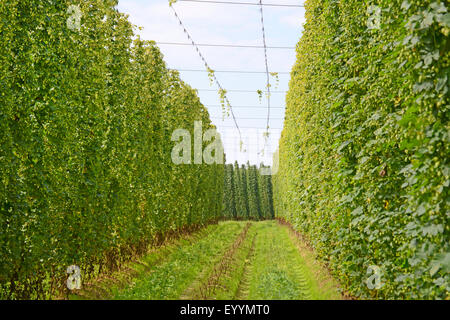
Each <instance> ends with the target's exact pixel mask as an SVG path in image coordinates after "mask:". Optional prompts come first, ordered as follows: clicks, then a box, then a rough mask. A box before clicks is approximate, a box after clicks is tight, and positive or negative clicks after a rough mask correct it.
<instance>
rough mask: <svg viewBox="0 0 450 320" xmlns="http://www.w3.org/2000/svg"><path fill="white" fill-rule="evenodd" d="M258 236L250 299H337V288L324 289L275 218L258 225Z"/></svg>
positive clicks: (291, 238) (250, 267)
mask: <svg viewBox="0 0 450 320" xmlns="http://www.w3.org/2000/svg"><path fill="white" fill-rule="evenodd" d="M257 233H258V237H257V239H256V243H255V252H254V255H253V259H252V261H251V263H250V266H249V274H250V275H249V280H248V282H249V287H248V292H247V295H246V298H247V299H251V300H265V299H268V300H296V299H314V300H319V299H339V298H340V295H339V293H338V289H337V287H327V288H324V287H322V286H321V285H320V283H319V281H318V279H316V278H315V277H314V271H313V270H311V269H310V265H309V264H308V263H307V262H306V261H305V259H304V257H302V255H300V254H299V249H298V247H297V243H296V239H295V238H293V237H291V236H290V234H289V230H288V228H287V227H285V226H282V225H280V224H278V223H277V222H276V221H264V222H261V223H259V224H258V225H257Z"/></svg>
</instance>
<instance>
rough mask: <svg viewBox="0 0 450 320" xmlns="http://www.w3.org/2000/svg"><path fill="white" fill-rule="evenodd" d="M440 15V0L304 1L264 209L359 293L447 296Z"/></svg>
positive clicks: (448, 23)
mask: <svg viewBox="0 0 450 320" xmlns="http://www.w3.org/2000/svg"><path fill="white" fill-rule="evenodd" d="M370 6H377V7H378V8H380V9H381V10H379V11H378V12H379V13H380V16H379V17H380V19H379V20H377V19H378V18H377V16H376V15H375V16H374V14H376V12H377V10H376V7H370ZM449 17H450V15H449V12H448V3H447V2H444V1H412V0H407V1H406V0H405V1H403V0H402V1H399V0H394V1H393V0H389V1H387V0H383V1H359V0H345V1H344V0H341V1H339V0H307V1H306V25H305V27H304V32H303V35H302V37H301V39H300V41H299V43H298V45H297V62H296V64H295V66H294V68H293V70H292V73H291V75H292V79H291V82H290V89H289V93H288V95H287V110H286V120H285V126H284V130H283V132H282V137H281V141H280V148H279V157H280V160H279V164H280V165H279V172H278V174H277V175H276V176H274V205H275V212H276V216H277V217H280V218H283V219H285V220H287V221H289V222H290V223H291V224H292V225H293V226H294V227H295V228H296V229H297V230H299V231H300V232H302V233H303V234H305V235H307V236H308V237H309V239H310V241H311V244H312V245H313V246H314V247H315V249H316V250H317V252H318V253H319V255H320V256H321V257H322V259H324V260H325V261H327V262H328V263H329V265H330V267H331V269H332V270H333V272H334V273H335V274H336V275H337V277H338V278H339V279H340V280H341V282H342V284H343V285H344V287H345V288H346V289H347V290H348V291H349V292H350V293H351V294H353V295H355V296H358V297H372V298H374V297H376V298H411V299H415V298H445V297H448V292H449V290H450V287H449V283H450V277H449V271H450V248H449V239H450V234H449V229H450V224H449V216H450V214H449V212H450V211H449V200H448V199H449V193H448V187H449V183H450V180H449V159H450V157H449V132H450V131H449V123H448V119H449V92H448V88H449V77H450V75H449V61H450V59H449V56H450V54H449V52H450V50H449V49H450V43H449V32H450V29H449V28H450V20H449ZM377 21H379V22H380V24H379V28H377V27H375V28H368V27H369V26H371V27H373V26H374V25H375V26H377ZM368 22H369V24H368ZM371 265H375V266H379V267H380V268H381V270H382V272H383V273H382V275H381V278H380V280H381V283H380V284H381V285H383V286H382V287H381V288H380V289H379V290H370V289H369V288H368V287H367V285H366V280H367V278H369V277H370V276H371V274H366V272H367V269H368V267H369V266H371Z"/></svg>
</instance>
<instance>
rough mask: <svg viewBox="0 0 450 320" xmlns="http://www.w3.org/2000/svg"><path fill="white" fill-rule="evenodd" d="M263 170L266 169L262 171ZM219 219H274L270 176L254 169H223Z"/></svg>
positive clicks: (236, 165)
mask: <svg viewBox="0 0 450 320" xmlns="http://www.w3.org/2000/svg"><path fill="white" fill-rule="evenodd" d="M265 169H267V168H265ZM223 191H224V196H223V214H222V215H223V217H225V218H228V219H244V220H246V219H252V220H265V219H273V218H274V209H273V195H272V176H271V175H264V174H261V172H260V169H258V168H257V167H256V166H255V165H253V166H252V165H250V164H248V163H247V165H241V166H239V164H238V163H237V162H235V163H234V164H227V165H225V175H224V187H223Z"/></svg>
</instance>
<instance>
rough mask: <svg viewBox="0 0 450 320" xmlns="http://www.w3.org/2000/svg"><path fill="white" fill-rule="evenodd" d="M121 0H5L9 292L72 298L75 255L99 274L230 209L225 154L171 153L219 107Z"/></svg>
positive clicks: (0, 288) (3, 172)
mask: <svg viewBox="0 0 450 320" xmlns="http://www.w3.org/2000/svg"><path fill="white" fill-rule="evenodd" d="M72 5H76V6H78V7H79V8H80V13H81V17H80V19H78V17H76V14H75V16H74V12H75V11H73V10H72V11H71V10H68V8H70V6H72ZM116 5H117V1H104V0H82V1H81V0H73V1H64V0H63V1H54V0H41V1H35V0H8V1H1V2H0V92H1V93H0V298H6V299H24V298H28V299H34V298H42V299H47V298H53V297H55V296H60V295H61V293H64V291H65V290H66V283H65V281H66V279H67V274H66V270H67V268H68V266H70V265H76V266H78V267H79V268H80V269H81V277H82V282H86V281H89V280H90V279H92V278H93V277H95V276H97V275H98V274H99V273H104V272H110V271H112V270H115V269H117V268H118V266H120V264H121V263H123V262H124V261H126V260H128V259H130V258H132V257H133V256H136V255H140V254H142V253H144V252H146V250H148V248H149V247H150V246H153V245H155V244H159V243H161V242H162V241H164V239H165V238H167V237H168V236H171V235H173V234H175V233H180V232H183V231H187V230H189V229H191V228H195V227H198V226H201V225H204V224H206V223H209V222H211V221H215V220H217V219H218V218H219V217H220V216H221V214H222V197H223V192H222V189H223V165H220V164H217V165H205V164H203V165H174V164H173V163H172V160H171V151H172V146H173V143H171V135H172V132H173V131H174V130H175V129H177V128H186V129H189V128H190V129H191V130H190V131H191V134H193V132H192V131H193V127H194V126H193V124H194V121H195V120H197V121H202V122H203V126H204V128H205V129H208V128H211V127H212V125H211V121H210V118H209V114H208V112H207V110H206V109H205V107H204V106H203V105H202V104H201V103H200V100H199V98H198V96H197V93H196V91H195V90H193V89H192V88H190V87H189V86H188V85H187V84H185V83H184V82H183V81H181V80H180V77H179V75H178V73H177V72H173V71H169V70H168V68H167V67H166V65H165V63H164V61H163V57H162V54H161V52H160V50H159V49H158V48H157V47H156V45H155V44H154V43H153V42H147V41H142V40H140V39H139V38H138V37H136V36H135V35H134V31H133V30H134V26H133V25H132V24H131V23H130V22H129V21H128V20H127V17H126V16H125V15H124V14H122V13H120V12H118V10H117V9H116ZM77 20H78V21H79V22H80V24H79V25H78V26H77V24H76V23H77Z"/></svg>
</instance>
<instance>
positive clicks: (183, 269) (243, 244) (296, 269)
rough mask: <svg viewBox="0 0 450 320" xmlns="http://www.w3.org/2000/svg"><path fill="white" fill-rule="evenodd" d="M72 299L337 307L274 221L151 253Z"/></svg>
mask: <svg viewBox="0 0 450 320" xmlns="http://www.w3.org/2000/svg"><path fill="white" fill-rule="evenodd" d="M71 298H72V299H82V298H86V299H149V300H151V299H161V300H174V299H194V300H196V299H219V300H233V299H236V300H243V299H252V300H253V299H254V300H262V299H268V300H271V299H273V300H281V299H289V300H294V299H340V298H341V295H340V294H339V287H338V284H337V282H335V281H334V280H333V278H332V277H331V276H329V273H328V272H327V270H326V268H324V267H323V266H322V265H321V264H320V263H319V262H318V261H317V260H316V259H315V257H314V252H313V251H311V250H310V249H309V248H308V247H307V246H306V245H305V244H304V243H303V242H302V241H301V240H300V239H299V238H298V237H297V236H296V234H295V233H294V232H293V231H291V230H290V229H289V228H288V227H287V226H284V225H281V224H279V223H278V222H276V221H262V222H246V221H239V222H237V221H228V222H220V223H219V224H216V225H210V226H208V227H206V228H205V229H203V230H202V231H199V232H197V233H195V234H193V235H190V236H187V237H185V238H184V239H178V240H176V241H173V242H172V243H171V244H168V245H166V246H164V247H161V248H157V249H155V250H154V251H153V252H150V253H149V254H148V255H146V256H144V257H142V258H141V259H139V261H135V262H133V263H131V264H129V265H127V266H125V267H124V268H122V270H121V271H120V272H117V273H116V274H113V275H112V276H105V277H104V278H102V279H100V280H99V281H97V282H95V283H91V284H90V285H89V286H88V287H87V289H84V290H83V291H82V292H80V294H79V295H72V296H71Z"/></svg>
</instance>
